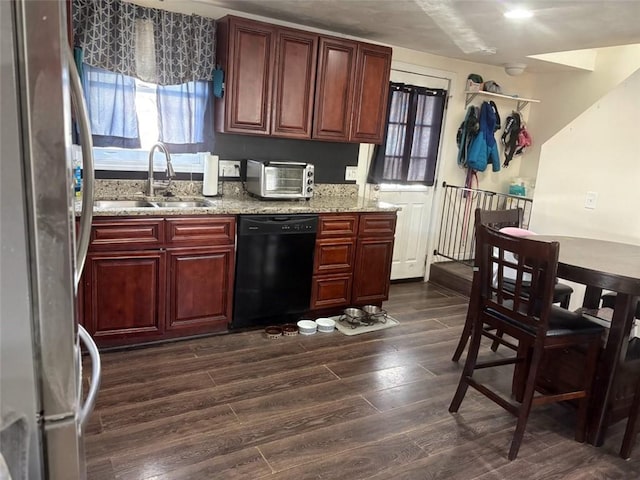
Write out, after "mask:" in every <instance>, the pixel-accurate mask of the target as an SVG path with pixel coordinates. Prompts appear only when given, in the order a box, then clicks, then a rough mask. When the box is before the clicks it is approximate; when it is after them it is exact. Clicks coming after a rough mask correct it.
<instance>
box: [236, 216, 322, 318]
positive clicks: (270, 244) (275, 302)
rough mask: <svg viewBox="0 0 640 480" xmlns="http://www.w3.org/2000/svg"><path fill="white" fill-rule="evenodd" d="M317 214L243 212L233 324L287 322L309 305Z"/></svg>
mask: <svg viewBox="0 0 640 480" xmlns="http://www.w3.org/2000/svg"><path fill="white" fill-rule="evenodd" d="M317 228H318V216H317V215H240V216H239V219H238V245H237V254H236V283H235V293H234V301H233V321H232V322H231V327H232V328H243V327H251V326H258V325H265V324H270V323H276V324H277V323H285V322H291V321H295V320H297V318H298V317H299V316H300V315H301V314H303V313H304V312H305V311H307V310H308V309H309V302H310V298H311V277H312V275H313V254H314V250H315V243H316V230H317Z"/></svg>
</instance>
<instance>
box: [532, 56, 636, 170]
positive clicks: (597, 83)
mask: <svg viewBox="0 0 640 480" xmlns="http://www.w3.org/2000/svg"><path fill="white" fill-rule="evenodd" d="M596 52H597V56H596V59H595V65H594V71H593V72H586V71H583V72H581V71H568V72H557V73H541V74H537V75H535V77H534V79H533V80H534V82H533V83H532V85H531V94H532V95H533V97H534V98H537V99H539V100H540V101H541V103H539V104H536V105H534V106H533V108H532V109H531V114H530V116H529V122H528V126H529V127H530V131H531V133H532V135H533V142H534V144H533V147H532V148H531V149H530V152H529V153H528V154H527V158H526V160H524V161H523V162H522V164H521V170H520V174H521V176H523V177H535V175H536V172H537V171H538V158H539V155H540V149H541V147H542V145H544V143H545V142H546V141H547V140H549V139H550V138H551V137H553V136H554V135H555V134H556V133H557V132H558V131H560V129H561V128H563V127H564V126H566V125H568V124H569V123H570V122H571V121H573V120H574V119H575V118H576V117H578V115H580V114H581V113H582V112H584V111H585V110H586V109H587V108H589V107H591V105H593V104H594V103H595V102H596V101H597V100H598V99H599V98H601V97H602V96H603V95H606V94H607V93H608V92H610V91H611V90H612V89H614V88H615V87H616V86H617V85H619V84H620V82H622V81H623V80H624V79H626V78H627V77H628V76H629V75H631V74H632V73H633V72H634V71H636V70H637V69H638V68H640V44H635V45H624V46H619V47H609V48H599V49H597V50H596Z"/></svg>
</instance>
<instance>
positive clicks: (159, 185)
mask: <svg viewBox="0 0 640 480" xmlns="http://www.w3.org/2000/svg"><path fill="white" fill-rule="evenodd" d="M156 149H158V150H160V151H161V152H162V153H164V156H165V160H166V161H167V169H166V174H167V178H168V179H169V180H168V181H167V180H160V181H157V182H156V181H154V180H153V152H155V150H156ZM175 176H176V172H175V171H174V170H173V165H172V164H171V154H170V153H169V150H168V149H167V146H166V145H165V144H164V143H162V142H158V143H155V144H154V145H153V146H152V147H151V150H149V179H148V180H147V192H146V193H147V195H148V196H150V197H153V195H154V190H156V189H157V190H164V191H168V190H169V188H170V187H171V181H172V180H173V178H174V177H175Z"/></svg>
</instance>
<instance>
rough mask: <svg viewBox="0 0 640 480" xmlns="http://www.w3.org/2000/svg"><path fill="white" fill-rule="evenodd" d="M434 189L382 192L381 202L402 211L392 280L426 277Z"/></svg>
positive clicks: (397, 229) (397, 230) (397, 231)
mask: <svg viewBox="0 0 640 480" xmlns="http://www.w3.org/2000/svg"><path fill="white" fill-rule="evenodd" d="M432 197H433V187H423V188H422V189H421V190H403V191H397V190H396V191H394V190H389V191H386V190H381V191H380V194H379V198H380V200H382V201H385V202H389V203H393V204H395V205H399V206H400V207H402V210H400V211H399V212H398V222H397V224H396V240H395V244H394V247H393V260H392V263H391V279H392V280H397V279H401V278H416V277H424V274H425V263H426V260H427V240H428V237H429V220H430V218H429V213H430V211H431V204H432Z"/></svg>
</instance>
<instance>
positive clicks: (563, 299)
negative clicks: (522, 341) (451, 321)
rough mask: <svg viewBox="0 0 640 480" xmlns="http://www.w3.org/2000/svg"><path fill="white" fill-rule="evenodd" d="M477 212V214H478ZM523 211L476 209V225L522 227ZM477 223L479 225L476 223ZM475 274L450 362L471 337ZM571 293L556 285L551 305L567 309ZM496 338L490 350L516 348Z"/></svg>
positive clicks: (499, 337) (567, 289)
mask: <svg viewBox="0 0 640 480" xmlns="http://www.w3.org/2000/svg"><path fill="white" fill-rule="evenodd" d="M478 212H479V213H478ZM523 215H524V213H523V210H522V208H514V209H511V210H481V209H476V225H480V224H482V225H487V226H489V227H492V228H494V229H496V230H500V229H502V228H508V227H516V228H521V227H522V219H523ZM478 221H479V222H480V223H478ZM476 277H477V275H476V273H475V272H474V274H473V279H472V281H471V294H470V297H469V298H470V301H469V308H468V309H467V318H466V319H465V322H464V327H463V329H462V334H461V335H460V340H459V341H458V345H457V346H456V349H455V351H454V353H453V357H452V358H451V360H452V361H454V362H457V361H458V360H460V357H461V356H462V352H464V349H465V347H466V346H467V341H468V339H469V337H470V336H471V326H472V325H473V318H474V316H475V314H476V309H475V308H474V302H473V299H474V296H476V295H477V287H475V284H476ZM510 286H511V283H510V282H509V280H508V279H507V287H510ZM572 293H573V289H572V288H571V287H570V286H568V285H566V284H563V283H556V284H555V285H554V289H553V303H559V304H560V306H561V307H562V308H569V302H570V300H571V294H572ZM496 337H497V338H495V339H494V341H493V343H492V344H491V350H493V351H494V352H495V351H497V350H498V346H499V345H504V346H506V347H508V348H511V349H513V350H515V349H516V348H517V347H516V346H515V345H514V344H513V343H511V342H508V341H506V340H504V339H503V334H502V332H500V331H498V332H496Z"/></svg>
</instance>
